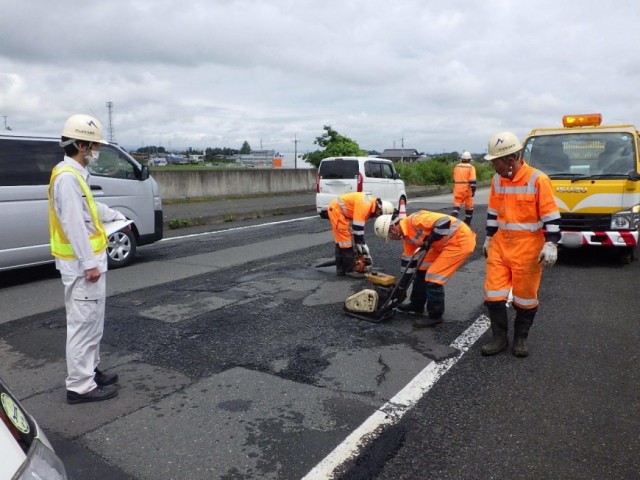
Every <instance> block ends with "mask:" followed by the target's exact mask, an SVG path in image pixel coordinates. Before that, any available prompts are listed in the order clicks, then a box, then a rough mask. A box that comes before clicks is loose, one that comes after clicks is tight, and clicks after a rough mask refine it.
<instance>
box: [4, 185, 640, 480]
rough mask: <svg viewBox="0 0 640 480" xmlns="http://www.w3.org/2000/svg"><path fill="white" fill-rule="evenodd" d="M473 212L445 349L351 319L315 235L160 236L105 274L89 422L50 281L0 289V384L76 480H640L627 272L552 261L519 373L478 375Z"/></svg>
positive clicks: (342, 286) (634, 286)
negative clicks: (115, 384) (74, 384)
mask: <svg viewBox="0 0 640 480" xmlns="http://www.w3.org/2000/svg"><path fill="white" fill-rule="evenodd" d="M477 197H478V198H477V200H478V203H482V202H483V199H486V195H485V196H484V197H483V193H482V192H479V195H478V196H477ZM420 208H429V209H432V210H442V211H446V210H448V208H449V199H448V198H447V196H442V197H430V198H428V199H426V198H425V199H416V201H414V202H412V203H410V205H409V212H412V211H415V210H417V209H420ZM485 211H486V208H485V207H484V206H482V205H478V207H477V214H476V217H475V219H474V224H475V225H474V226H475V228H476V229H477V230H478V238H477V240H478V242H477V243H478V246H477V248H476V252H475V253H474V255H473V256H472V257H471V258H470V259H469V261H468V262H467V263H466V264H465V265H464V266H463V267H462V268H461V269H460V271H459V272H458V273H457V274H456V276H455V277H454V278H453V279H452V281H451V283H450V284H449V285H447V287H446V294H447V297H446V299H447V311H446V313H445V320H446V322H445V325H444V327H442V328H439V329H435V330H433V329H424V330H416V329H414V328H413V327H412V326H411V318H410V317H407V316H403V315H396V316H395V317H394V318H393V319H392V320H390V321H388V322H385V323H382V324H375V323H369V322H363V321H358V320H356V319H353V318H351V317H347V316H346V315H344V313H343V311H342V303H343V301H344V299H345V298H346V296H348V295H349V294H350V293H353V292H355V291H359V290H360V289H362V288H365V287H366V283H365V282H364V281H360V280H352V279H343V278H337V277H335V275H334V273H333V271H332V269H331V268H330V267H329V268H320V269H318V268H315V265H316V264H317V263H318V262H319V261H321V260H323V259H328V258H330V257H331V256H332V252H333V247H332V241H331V235H330V231H329V226H328V222H327V221H326V220H322V219H320V218H319V217H317V216H316V215H313V214H312V215H308V214H305V213H300V214H292V215H282V216H280V217H278V218H277V219H274V218H270V219H254V220H247V221H244V222H233V223H232V224H223V225H218V226H216V227H206V226H205V227H198V228H193V229H189V230H182V231H175V232H171V235H172V236H174V237H175V238H168V239H166V240H165V241H163V242H160V243H158V244H156V245H150V246H147V247H142V248H140V249H139V259H138V262H137V263H136V264H135V265H133V266H131V267H128V268H126V269H122V270H115V271H112V272H109V274H108V279H107V284H108V289H109V294H110V296H109V299H108V301H107V321H106V327H105V336H104V340H103V355H102V358H103V367H104V368H106V369H108V370H110V371H116V372H118V373H119V375H120V378H121V380H120V395H119V396H118V397H117V398H116V399H114V400H109V401H106V402H101V403H99V404H83V405H74V406H70V405H67V404H66V403H65V402H64V376H65V363H64V338H65V328H64V308H63V305H62V287H61V284H60V281H59V279H58V278H57V274H56V273H55V270H53V269H52V268H50V267H41V268H37V269H26V271H20V272H11V273H5V274H2V275H0V287H2V288H1V289H0V302H1V304H2V306H3V308H2V311H0V338H1V340H0V359H1V360H2V361H1V362H0V375H1V376H2V378H3V379H4V380H5V381H6V382H7V383H8V384H9V385H10V386H11V387H12V389H13V390H14V391H15V393H16V394H17V395H18V396H19V397H20V398H21V399H23V400H24V404H25V406H26V407H27V409H28V410H29V411H30V412H31V413H32V414H33V415H34V416H35V418H36V419H37V420H38V422H39V423H40V425H41V426H42V427H44V429H45V431H46V433H47V435H48V436H49V438H50V439H51V440H52V442H53V444H54V447H55V448H56V450H57V452H58V453H59V455H60V456H61V458H62V459H63V461H64V462H65V465H66V467H67V470H68V472H69V476H70V478H72V479H94V478H95V479H174V478H175V479H177V478H189V479H212V478H219V479H298V478H303V477H305V476H306V478H309V479H310V478H336V479H337V478H341V479H365V478H377V479H405V478H406V479H418V478H419V479H423V478H424V479H428V478H433V479H461V478H465V479H467V478H473V479H476V478H477V479H488V478H495V479H503V478H504V479H507V478H508V479H512V478H523V479H538V478H554V479H560V478H566V479H573V478H581V479H603V478H615V479H632V478H633V479H635V478H637V477H638V472H639V471H640V460H639V458H640V440H639V436H638V432H640V414H639V412H640V408H639V407H640V405H639V403H640V402H639V400H638V379H639V373H638V372H639V368H638V367H639V360H638V347H637V345H638V340H639V338H638V337H639V333H638V328H637V327H638V326H637V322H638V315H637V310H638V307H639V306H640V305H639V303H638V300H637V292H638V286H639V282H638V274H639V273H640V272H639V266H638V262H635V263H633V264H631V265H621V264H619V263H617V262H616V259H615V258H614V257H612V256H610V255H607V254H606V252H601V251H593V250H589V251H572V252H571V251H570V252H561V255H560V261H559V263H558V264H557V265H556V266H554V267H553V268H551V269H548V271H546V272H545V275H544V278H543V285H542V288H541V292H540V298H541V302H542V305H541V308H540V311H539V314H538V316H537V317H536V322H535V324H534V327H533V328H532V331H531V334H530V342H529V343H530V349H531V356H530V357H529V358H527V359H516V358H515V357H513V356H512V355H511V354H510V353H504V354H501V355H498V356H496V357H491V358H483V357H482V356H481V355H480V350H479V345H480V344H481V343H482V342H483V341H485V340H486V339H487V338H488V336H489V334H488V333H486V332H485V330H486V328H487V323H486V318H485V317H484V316H483V314H484V309H483V307H482V281H483V277H484V261H483V258H482V257H481V255H480V246H481V245H482V242H483V240H484V234H483V229H482V228H481V225H482V224H483V217H484V213H485ZM371 227H372V225H368V227H367V239H368V243H369V246H370V247H371V250H372V255H373V258H374V262H375V264H376V266H377V267H379V268H381V269H382V270H383V271H385V272H389V273H397V270H398V265H399V255H400V244H399V242H389V243H385V242H383V241H381V240H380V239H378V238H375V237H374V235H373V232H372V231H371ZM214 228H215V229H214ZM179 237H184V238H179ZM478 337H481V338H480V339H479V340H477V338H478ZM476 340H477V341H476Z"/></svg>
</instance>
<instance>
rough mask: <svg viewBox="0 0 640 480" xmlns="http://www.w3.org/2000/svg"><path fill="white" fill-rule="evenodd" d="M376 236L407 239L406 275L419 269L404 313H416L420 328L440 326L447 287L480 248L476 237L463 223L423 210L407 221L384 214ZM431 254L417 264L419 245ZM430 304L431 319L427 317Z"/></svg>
mask: <svg viewBox="0 0 640 480" xmlns="http://www.w3.org/2000/svg"><path fill="white" fill-rule="evenodd" d="M373 228H374V231H375V232H376V235H378V236H379V237H381V238H384V239H387V238H390V239H392V240H404V250H403V252H402V257H401V262H400V272H401V274H402V275H404V274H411V273H412V272H413V271H414V270H416V269H417V272H416V275H415V277H414V279H413V287H412V290H411V296H410V298H409V301H408V302H405V303H402V304H400V305H398V307H397V308H398V310H400V311H402V312H414V313H415V314H416V318H415V320H414V322H413V326H414V327H416V328H424V327H438V326H440V325H442V322H443V320H442V317H443V315H444V307H445V304H444V286H445V284H446V283H447V281H449V279H450V278H451V277H452V276H453V274H454V273H455V272H456V271H457V270H458V268H460V266H462V264H463V263H464V261H465V260H466V259H467V258H469V256H470V255H471V254H472V253H473V250H474V248H475V247H476V234H475V233H474V232H473V231H472V230H471V229H470V228H469V227H468V226H467V225H466V224H465V223H463V222H461V221H460V220H458V219H457V218H454V217H452V216H450V215H445V214H444V213H438V212H430V211H428V210H421V211H420V212H417V213H413V214H411V215H409V216H408V217H405V218H398V217H397V216H392V215H381V216H380V217H378V218H377V219H376V222H375V225H374V227H373ZM421 245H425V246H426V248H428V252H427V254H426V255H425V257H424V259H423V260H422V262H421V263H420V265H417V261H416V260H415V259H414V258H413V254H414V252H415V251H416V250H417V249H418V247H419V246H421ZM425 304H426V310H427V316H425V315H424V310H425Z"/></svg>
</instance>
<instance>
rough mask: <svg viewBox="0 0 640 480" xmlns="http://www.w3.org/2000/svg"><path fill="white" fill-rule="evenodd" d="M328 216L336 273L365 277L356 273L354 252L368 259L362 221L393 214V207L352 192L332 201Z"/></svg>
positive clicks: (385, 202) (376, 199) (367, 248)
mask: <svg viewBox="0 0 640 480" xmlns="http://www.w3.org/2000/svg"><path fill="white" fill-rule="evenodd" d="M327 213H328V214H329V221H330V222H331V229H332V230H333V239H334V241H335V257H336V274H337V275H338V276H344V275H347V276H349V277H352V278H362V277H364V274H363V273H360V272H356V271H355V252H357V253H359V254H362V255H366V256H370V254H369V247H368V246H367V244H366V242H365V240H364V225H365V222H366V221H367V220H368V219H369V218H371V217H372V216H378V215H381V214H383V213H384V214H391V213H393V205H392V204H391V202H387V201H384V200H381V199H380V198H374V197H372V196H371V195H366V194H364V193H362V192H353V193H345V194H343V195H340V196H339V197H338V198H336V199H335V200H333V201H332V202H331V203H330V204H329V208H328V209H327ZM354 247H355V251H354Z"/></svg>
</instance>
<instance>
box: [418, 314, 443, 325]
mask: <svg viewBox="0 0 640 480" xmlns="http://www.w3.org/2000/svg"><path fill="white" fill-rule="evenodd" d="M443 323H444V322H443V320H442V317H440V318H429V317H425V316H424V315H420V316H419V317H417V318H416V319H415V320H414V321H413V326H414V328H426V327H441V326H442V324H443Z"/></svg>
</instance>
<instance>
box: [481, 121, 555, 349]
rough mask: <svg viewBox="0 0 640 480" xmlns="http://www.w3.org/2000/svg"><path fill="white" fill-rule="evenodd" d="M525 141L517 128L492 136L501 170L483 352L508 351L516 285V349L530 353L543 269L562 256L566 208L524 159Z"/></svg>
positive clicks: (488, 245)
mask: <svg viewBox="0 0 640 480" xmlns="http://www.w3.org/2000/svg"><path fill="white" fill-rule="evenodd" d="M521 152H522V144H521V143H520V141H519V140H518V137H516V135H514V134H513V133H511V132H501V133H497V134H495V135H493V136H492V137H491V138H490V139H489V149H488V154H487V155H485V157H484V158H485V160H489V161H490V162H491V164H492V165H493V168H494V169H495V171H496V174H495V175H494V176H493V180H492V181H491V190H490V193H489V203H488V205H487V236H486V238H485V241H484V245H483V247H482V251H483V254H484V256H485V257H486V258H487V272H486V278H485V283H484V301H485V305H486V306H487V309H488V310H489V319H490V320H491V331H492V333H493V338H492V340H491V341H490V342H488V343H486V344H485V345H483V346H482V348H481V351H482V354H483V355H495V354H498V353H500V352H502V351H503V350H505V349H506V348H507V347H508V345H509V340H508V330H509V329H508V315H507V306H506V302H507V299H508V295H509V290H510V289H513V307H514V309H515V310H516V318H515V320H514V327H513V347H512V353H513V355H515V356H516V357H526V356H528V355H529V351H528V349H527V345H526V342H525V340H526V339H527V336H528V334H529V329H530V328H531V325H532V324H533V319H534V317H535V315H536V312H537V310H538V303H539V302H538V288H539V287H540V280H541V278H542V267H543V266H551V265H553V264H554V263H555V261H556V259H557V255H558V253H557V247H556V244H557V243H558V241H559V240H560V212H559V210H558V206H557V205H556V202H555V199H554V197H553V190H552V187H551V181H550V180H549V177H547V175H545V174H544V173H542V172H541V171H539V170H536V169H535V168H532V167H530V166H529V165H527V164H526V163H525V162H524V161H523V160H522V158H521Z"/></svg>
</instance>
